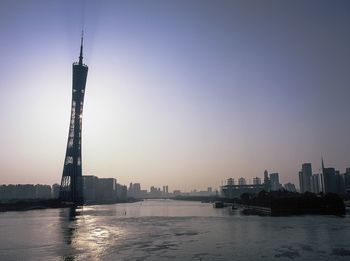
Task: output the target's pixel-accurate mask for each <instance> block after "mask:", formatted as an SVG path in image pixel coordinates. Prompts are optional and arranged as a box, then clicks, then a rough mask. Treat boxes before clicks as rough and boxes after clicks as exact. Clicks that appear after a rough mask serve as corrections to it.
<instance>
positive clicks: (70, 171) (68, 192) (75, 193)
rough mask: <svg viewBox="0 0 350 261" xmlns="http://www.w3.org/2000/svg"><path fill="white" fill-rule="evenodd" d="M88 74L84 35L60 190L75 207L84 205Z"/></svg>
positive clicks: (76, 70)
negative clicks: (83, 148) (83, 135)
mask: <svg viewBox="0 0 350 261" xmlns="http://www.w3.org/2000/svg"><path fill="white" fill-rule="evenodd" d="M87 73H88V67H87V66H86V65H85V64H83V35H82V36H81V45H80V56H79V62H78V63H76V62H75V63H73V86H72V87H73V88H72V109H71V114H70V115H71V116H70V124H69V133H68V141H67V149H66V157H65V159H64V166H63V173H62V180H61V189H60V199H61V200H62V201H65V202H70V203H73V204H74V205H81V204H83V203H84V198H83V181H82V168H81V167H82V166H81V164H82V159H81V130H82V120H83V105H84V94H85V85H86V78H87Z"/></svg>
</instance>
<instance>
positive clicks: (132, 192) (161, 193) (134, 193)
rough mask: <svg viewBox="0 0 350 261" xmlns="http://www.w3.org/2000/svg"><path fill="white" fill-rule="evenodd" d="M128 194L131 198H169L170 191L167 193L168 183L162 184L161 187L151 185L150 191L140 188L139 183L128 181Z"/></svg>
mask: <svg viewBox="0 0 350 261" xmlns="http://www.w3.org/2000/svg"><path fill="white" fill-rule="evenodd" d="M128 196H129V197H132V198H137V199H141V198H169V197H171V196H172V195H171V193H169V187H168V185H166V186H163V189H161V188H157V187H154V186H151V188H150V191H149V192H148V191H147V189H141V184H140V183H134V184H133V183H130V186H129V189H128Z"/></svg>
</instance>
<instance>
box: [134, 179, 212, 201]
mask: <svg viewBox="0 0 350 261" xmlns="http://www.w3.org/2000/svg"><path fill="white" fill-rule="evenodd" d="M216 194H217V191H213V188H212V187H208V189H207V190H203V191H197V190H192V191H190V192H182V191H181V190H174V191H173V192H169V186H168V185H165V186H163V187H162V188H157V187H154V186H151V187H150V190H149V191H148V190H147V189H141V184H140V183H130V186H129V189H128V197H132V198H136V199H150V198H175V197H178V196H214V195H216Z"/></svg>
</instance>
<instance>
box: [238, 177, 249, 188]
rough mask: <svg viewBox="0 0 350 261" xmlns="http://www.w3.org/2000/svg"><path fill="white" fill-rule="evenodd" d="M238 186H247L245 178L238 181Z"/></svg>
mask: <svg viewBox="0 0 350 261" xmlns="http://www.w3.org/2000/svg"><path fill="white" fill-rule="evenodd" d="M238 185H239V186H243V185H247V182H246V180H245V178H243V177H241V178H239V179H238Z"/></svg>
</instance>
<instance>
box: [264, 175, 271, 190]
mask: <svg viewBox="0 0 350 261" xmlns="http://www.w3.org/2000/svg"><path fill="white" fill-rule="evenodd" d="M264 190H265V191H270V190H271V182H270V179H269V173H268V172H267V170H265V171H264Z"/></svg>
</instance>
